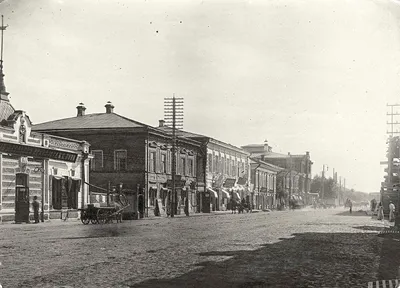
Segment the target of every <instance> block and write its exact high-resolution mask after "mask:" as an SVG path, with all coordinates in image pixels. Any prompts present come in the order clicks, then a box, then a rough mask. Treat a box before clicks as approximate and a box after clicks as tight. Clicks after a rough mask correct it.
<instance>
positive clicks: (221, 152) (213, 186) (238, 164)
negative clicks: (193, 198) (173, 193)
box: [158, 120, 253, 212]
mask: <svg viewBox="0 0 400 288" xmlns="http://www.w3.org/2000/svg"><path fill="white" fill-rule="evenodd" d="M158 129H160V130H161V131H165V132H166V133H170V131H171V128H170V127H168V126H165V125H164V121H163V120H160V122H159V127H158ZM180 137H182V138H185V139H192V140H195V141H197V142H200V143H201V144H202V145H201V148H202V152H201V153H202V155H204V157H203V159H202V160H203V165H202V167H203V169H204V170H203V171H202V172H201V171H199V173H201V174H198V191H200V193H198V196H197V202H198V203H199V205H198V211H202V212H209V209H210V210H226V209H227V208H228V203H229V202H230V201H229V200H230V199H231V197H234V198H236V200H241V199H243V198H245V199H247V201H248V202H249V203H253V201H252V194H251V189H250V158H249V156H250V153H248V152H246V151H244V150H243V149H241V148H239V147H236V146H234V145H231V144H228V143H225V142H222V141H220V140H216V139H213V138H211V137H208V136H204V135H199V134H195V133H191V132H188V131H179V133H178V138H180Z"/></svg>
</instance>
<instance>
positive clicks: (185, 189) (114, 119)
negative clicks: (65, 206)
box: [33, 102, 204, 217]
mask: <svg viewBox="0 0 400 288" xmlns="http://www.w3.org/2000/svg"><path fill="white" fill-rule="evenodd" d="M105 108H106V109H105V112H103V113H93V114H86V113H85V111H86V107H85V106H84V105H83V104H82V103H81V104H79V105H78V106H77V115H76V116H75V117H70V118H65V119H59V120H55V121H50V122H45V123H41V124H38V125H35V126H34V128H33V129H34V130H35V131H40V132H46V133H49V134H52V135H57V136H63V137H72V138H75V139H80V140H85V141H88V142H89V143H90V144H91V153H92V154H93V155H94V158H93V160H92V161H91V165H90V179H91V184H93V185H95V186H98V187H101V188H103V189H109V187H112V186H116V185H118V184H119V183H123V187H122V189H123V192H124V193H126V194H128V195H129V199H130V203H131V207H130V209H128V210H126V212H128V211H129V213H133V214H134V215H137V212H138V209H142V210H143V209H144V210H145V211H144V212H145V214H146V215H149V213H153V211H154V208H155V206H156V203H157V204H158V205H159V209H160V210H161V212H163V211H165V198H166V196H167V191H168V190H170V189H171V179H172V175H171V172H172V151H171V148H172V147H171V137H170V136H169V135H168V134H167V133H165V132H163V131H161V130H160V129H156V128H154V127H151V126H149V125H146V124H143V123H140V122H138V121H135V120H132V119H129V118H126V117H123V116H121V115H118V114H116V113H115V112H114V106H113V104H112V103H110V102H108V103H107V104H106V105H105ZM177 145H178V149H177V151H176V159H177V163H176V167H177V169H176V171H177V175H178V177H177V178H179V179H178V180H177V181H176V184H177V186H178V189H177V201H176V204H177V208H176V213H179V212H180V211H181V210H182V211H183V205H184V201H183V200H184V198H185V197H186V195H188V196H189V199H190V205H189V206H190V207H192V212H195V210H196V209H195V207H196V206H197V202H196V199H197V195H196V193H197V192H196V191H197V183H198V182H199V180H198V176H197V173H198V171H200V173H201V171H203V170H204V167H203V163H204V157H203V155H202V154H201V153H199V152H200V145H201V144H200V143H199V142H197V141H194V140H192V139H187V138H180V139H178V142H177ZM201 181H202V180H200V182H201ZM91 191H92V192H93V193H92V194H94V192H98V191H96V188H92V189H91ZM139 195H143V197H144V203H145V205H144V207H139V204H138V201H137V199H138V198H137V197H139ZM179 204H182V205H179ZM142 212H143V211H142ZM134 217H136V216H134Z"/></svg>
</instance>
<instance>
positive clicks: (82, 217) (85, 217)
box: [81, 212, 90, 225]
mask: <svg viewBox="0 0 400 288" xmlns="http://www.w3.org/2000/svg"><path fill="white" fill-rule="evenodd" d="M81 221H82V223H83V225H87V224H89V222H90V219H89V217H88V215H87V214H86V212H82V215H81Z"/></svg>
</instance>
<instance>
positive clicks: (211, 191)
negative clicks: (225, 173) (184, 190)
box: [207, 188, 218, 198]
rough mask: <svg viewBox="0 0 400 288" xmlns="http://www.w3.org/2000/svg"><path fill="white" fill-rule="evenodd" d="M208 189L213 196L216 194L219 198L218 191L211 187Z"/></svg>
mask: <svg viewBox="0 0 400 288" xmlns="http://www.w3.org/2000/svg"><path fill="white" fill-rule="evenodd" d="M207 190H208V191H209V192H210V194H211V195H212V196H214V197H215V198H218V193H217V192H215V191H214V190H212V189H211V188H207Z"/></svg>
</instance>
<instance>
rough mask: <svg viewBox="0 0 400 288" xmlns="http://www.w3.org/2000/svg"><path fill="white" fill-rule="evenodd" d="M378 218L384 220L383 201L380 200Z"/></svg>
mask: <svg viewBox="0 0 400 288" xmlns="http://www.w3.org/2000/svg"><path fill="white" fill-rule="evenodd" d="M378 220H383V206H382V202H379V205H378Z"/></svg>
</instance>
